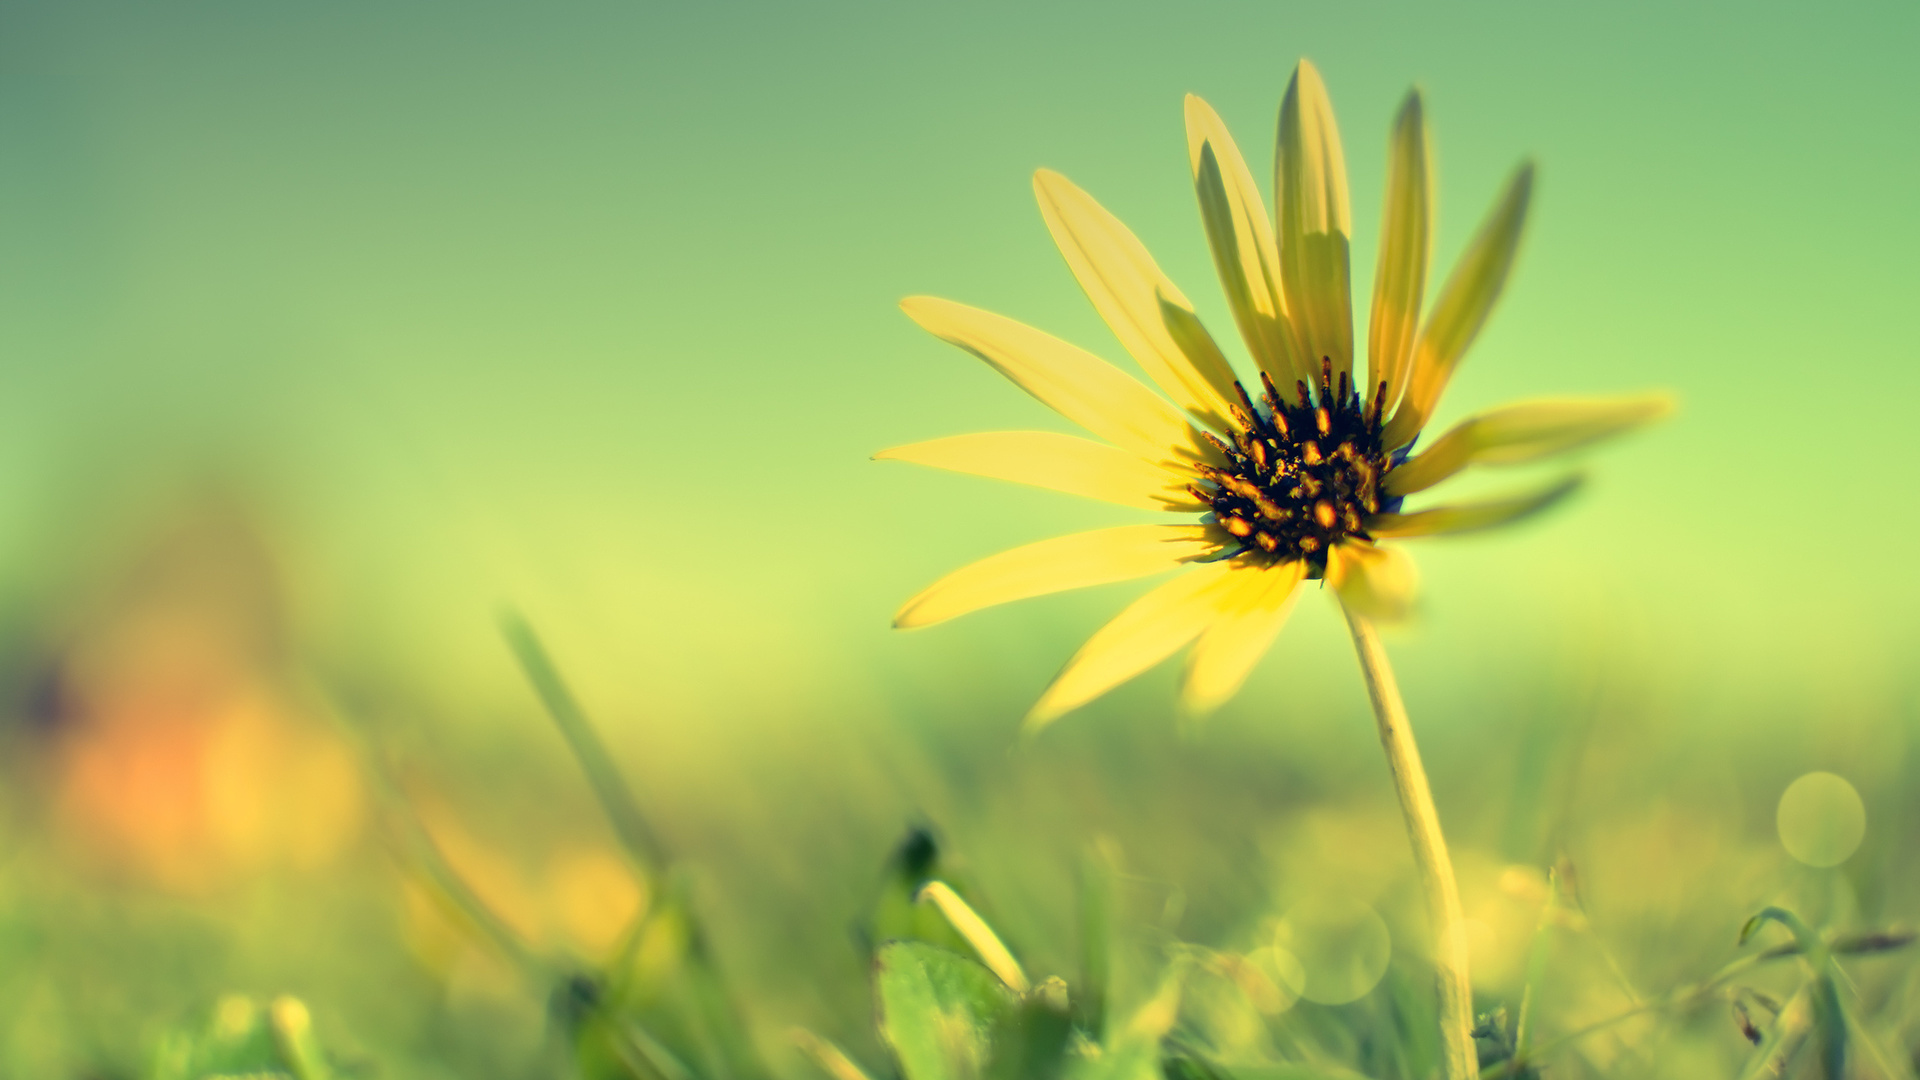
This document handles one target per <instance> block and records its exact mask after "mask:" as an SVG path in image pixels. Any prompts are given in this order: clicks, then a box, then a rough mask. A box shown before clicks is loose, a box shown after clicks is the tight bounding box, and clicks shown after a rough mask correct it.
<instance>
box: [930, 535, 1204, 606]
mask: <svg viewBox="0 0 1920 1080" xmlns="http://www.w3.org/2000/svg"><path fill="white" fill-rule="evenodd" d="M1224 537H1225V534H1224V533H1218V532H1216V531H1215V530H1213V529H1210V528H1209V527H1207V526H1205V525H1121V526H1119V527H1117V528H1112V529H1095V530H1094V531H1092V532H1083V533H1072V534H1070V535H1067V536H1056V537H1054V538H1053V539H1051V540H1042V541H1040V542H1039V543H1037V544H1027V545H1025V546H1023V547H1017V548H1013V549H1011V550H1009V551H1003V552H1001V553H1000V554H998V555H990V556H988V557H987V558H984V559H981V560H980V561H979V562H976V563H970V564H968V565H966V566H963V567H961V568H960V569H958V570H955V571H954V572H953V573H951V574H948V575H947V576H946V577H943V578H941V579H940V580H939V581H936V582H934V583H933V584H932V585H930V586H928V587H927V588H926V589H925V590H924V591H922V592H921V593H920V595H918V596H916V597H914V598H913V599H911V600H909V601H907V602H906V604H904V605H903V606H902V607H901V608H900V611H899V613H898V614H896V615H895V616H894V617H893V625H894V626H896V627H899V628H900V629H902V630H910V629H914V628H916V627H921V626H932V625H933V624H934V623H938V622H945V621H946V620H948V619H951V618H954V617H956V616H959V615H965V614H967V613H968V612H970V611H978V610H980V609H981V608H985V607H992V606H993V605H995V604H1004V603H1007V602H1009V601H1012V600H1025V599H1026V598H1028V597H1030V596H1045V595H1046V594H1048V593H1056V592H1064V591H1066V590H1068V589H1083V588H1086V587H1087V586H1089V585H1105V584H1106V583H1108V582H1110V581H1126V580H1128V579H1129V578H1137V577H1145V576H1147V575H1148V574H1157V573H1160V572H1161V571H1163V570H1171V569H1173V568H1174V567H1176V566H1179V565H1180V564H1181V563H1184V562H1190V561H1192V560H1194V559H1199V558H1204V557H1206V556H1208V555H1211V554H1213V553H1214V552H1216V551H1218V550H1220V548H1221V546H1222V543H1223V540H1224Z"/></svg>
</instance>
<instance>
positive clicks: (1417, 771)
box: [1342, 606, 1480, 1080]
mask: <svg viewBox="0 0 1920 1080" xmlns="http://www.w3.org/2000/svg"><path fill="white" fill-rule="evenodd" d="M1342 610H1346V609H1345V607H1344V606H1343V607H1342ZM1346 615H1347V626H1348V627H1349V628H1351V629H1352V631H1353V651H1354V653H1355V654H1356V655H1358V656H1359V658H1360V674H1361V675H1362V676H1364V677H1365V678H1366V681H1367V696H1368V697H1369V698H1371V699H1373V715H1374V718H1375V719H1376V720H1377V721H1378V722H1379V727H1380V747H1381V749H1383V750H1385V751H1386V753H1387V770H1388V771H1389V772H1390V773H1392V774H1393V788H1394V791H1395V793H1397V794H1398V795H1399V796H1400V812H1401V813H1402V814H1403V815H1405V817H1406V819H1407V839H1408V840H1410V841H1412V843H1413V861H1414V864H1415V865H1417V866H1418V867H1419V868H1420V888H1421V891H1422V892H1423V893H1425V894H1426V900H1427V919H1428V921H1429V922H1430V923H1431V924H1432V928H1433V966H1434V969H1435V972H1434V973H1435V975H1436V982H1437V983H1438V984H1439V985H1438V992H1439V1013H1440V1048H1441V1054H1442V1057H1443V1059H1444V1061H1445V1069H1444V1070H1443V1072H1442V1074H1441V1075H1443V1076H1445V1077H1446V1080H1470V1078H1472V1077H1476V1076H1478V1075H1479V1074H1480V1064H1479V1055H1478V1054H1476V1053H1475V1051H1474V1047H1473V983H1472V982H1471V981H1470V980H1469V979H1468V977H1467V926H1466V922H1465V920H1464V919H1462V917H1461V915H1460V887H1459V885H1458V884H1457V883H1456V882H1455V881H1454V878H1453V860H1452V859H1451V858H1449V857H1448V856H1447V840H1446V837H1444V836H1442V835H1441V834H1440V815H1439V814H1438V813H1437V812H1436V811H1435V810H1434V808H1433V790H1432V789H1431V788H1429V787H1428V786H1427V770H1426V768H1425V767H1424V766H1422V765H1421V764H1420V750H1419V748H1418V747H1416V746H1415V745H1414V742H1413V729H1412V728H1411V727H1409V726H1408V724H1407V706H1406V704H1405V703H1404V702H1402V701H1401V700H1400V687H1399V684H1397V683H1396V682H1394V679H1393V668H1392V667H1391V666H1389V665H1388V663H1387V652H1386V650H1385V649H1384V648H1382V647H1381V645H1380V635H1379V633H1378V632H1376V631H1375V630H1374V628H1373V623H1371V622H1369V621H1368V620H1367V618H1366V617H1365V616H1363V615H1357V614H1355V613H1353V612H1352V611H1347V612H1346Z"/></svg>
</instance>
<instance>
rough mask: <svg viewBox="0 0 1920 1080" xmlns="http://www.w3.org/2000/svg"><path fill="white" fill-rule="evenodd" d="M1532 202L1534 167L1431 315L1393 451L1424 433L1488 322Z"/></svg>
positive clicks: (1391, 428) (1511, 187)
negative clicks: (1454, 376) (1488, 315)
mask: <svg viewBox="0 0 1920 1080" xmlns="http://www.w3.org/2000/svg"><path fill="white" fill-rule="evenodd" d="M1532 197H1533V165H1532V163H1531V162H1529V163H1527V164H1524V165H1522V166H1520V169H1519V171H1518V172H1515V173H1514V174H1513V179H1512V180H1510V181H1508V182H1507V190H1506V192H1505V194H1503V195H1502V196H1501V197H1500V202H1499V204H1498V205H1496V206H1495V207H1494V209H1493V213H1492V214H1491V215H1489V216H1488V218H1487V220H1486V222H1485V223H1484V224H1482V225H1481V226H1480V232H1479V233H1478V234H1477V235H1475V236H1474V238H1473V243H1471V244H1469V245H1468V247H1467V251H1466V254H1464V255H1462V256H1461V257H1460V262H1459V263H1458V264H1457V265H1456V266H1455V267H1454V268H1453V273H1452V274H1451V275H1450V276H1449V277H1448V278H1447V283H1446V285H1445V286H1443V287H1442V288H1441V290H1440V298H1439V299H1438V300H1435V301H1434V303H1433V311H1432V312H1431V313H1429V314H1428V315H1427V324H1426V326H1425V327H1423V328H1421V331H1420V341H1419V343H1418V344H1417V345H1415V346H1414V351H1413V369H1412V371H1411V372H1410V373H1409V376H1408V382H1407V396H1406V399H1405V400H1404V401H1402V402H1401V403H1400V409H1399V411H1397V412H1395V413H1394V414H1393V420H1392V421H1391V422H1390V423H1388V424H1387V430H1386V434H1385V441H1386V445H1387V446H1388V447H1389V448H1392V447H1399V446H1404V445H1406V444H1407V443H1409V442H1412V441H1413V437H1414V436H1415V435H1418V434H1420V429H1421V428H1422V427H1425V426H1426V423H1427V420H1428V419H1429V418H1430V417H1431V416H1432V415H1433V407H1434V405H1435V404H1436V403H1438V402H1439V400H1440V393H1441V391H1443V390H1445V389H1446V388H1447V380H1448V379H1450V378H1452V376H1453V369H1454V367H1455V366H1457V365H1458V364H1459V363H1460V357H1461V355H1462V354H1464V353H1465V352H1466V351H1467V346H1468V345H1470V344H1472V343H1473V338H1474V335H1476V334H1478V333H1479V332H1480V327H1481V324H1483V323H1485V322H1486V321H1487V314H1488V313H1489V312H1491V311H1492V310H1493V304H1494V301H1496V300H1498V299H1499V298H1500V290H1501V288H1502V287H1504V286H1505V285H1506V283H1507V274H1508V272H1509V271H1511V270H1512V269H1513V257H1514V254H1515V252H1516V251H1518V250H1519V247H1520V234H1521V233H1522V232H1523V231H1524V230H1525V227H1526V223H1527V203H1528V202H1529V201H1530V200H1531V199H1532Z"/></svg>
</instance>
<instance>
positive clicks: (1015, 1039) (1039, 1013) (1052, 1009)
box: [986, 979, 1073, 1080]
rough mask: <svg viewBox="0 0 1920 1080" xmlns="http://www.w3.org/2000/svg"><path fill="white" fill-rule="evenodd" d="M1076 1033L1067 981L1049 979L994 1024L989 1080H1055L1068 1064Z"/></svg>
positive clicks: (987, 1073) (989, 1061)
mask: <svg viewBox="0 0 1920 1080" xmlns="http://www.w3.org/2000/svg"><path fill="white" fill-rule="evenodd" d="M1072 1035H1073V1020H1072V1017H1071V1016H1070V1015H1069V1014H1068V1009H1067V995H1066V984H1065V983H1062V982H1061V981H1060V980H1059V979H1048V980H1047V981H1046V982H1043V983H1041V984H1040V985H1039V986H1038V987H1037V988H1035V990H1034V992H1033V993H1032V994H1030V995H1028V996H1027V998H1026V1000H1024V1001H1022V1002H1020V1004H1019V1006H1018V1007H1016V1008H1015V1009H1014V1010H1013V1011H1011V1012H1009V1013H1007V1014H1006V1016H1005V1017H1003V1018H1002V1019H1001V1021H1000V1023H998V1024H996V1025H995V1026H994V1029H993V1032H992V1034H991V1037H990V1042H991V1044H992V1052H991V1054H990V1056H989V1058H988V1062H987V1071H986V1075H987V1078H988V1080H1053V1078H1054V1077H1057V1076H1059V1075H1060V1074H1061V1072H1062V1071H1063V1070H1064V1069H1065V1067H1066V1064H1067V1048H1068V1047H1069V1046H1070V1045H1071V1044H1072Z"/></svg>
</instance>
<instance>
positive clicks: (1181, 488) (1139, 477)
mask: <svg viewBox="0 0 1920 1080" xmlns="http://www.w3.org/2000/svg"><path fill="white" fill-rule="evenodd" d="M873 456H874V459H875V460H876V461H911V462H913V463H914V464H916V465H931V466H932V467H934V468H936V469H951V470H953V471H954V472H963V473H972V474H974V475H975V476H990V477H992V478H994V479H995V480H1011V481H1013V482H1014V483H1016V484H1032V485H1033V486H1035V487H1043V488H1050V489H1052V490H1054V491H1064V492H1066V493H1067V494H1069V495H1084V496H1086V497H1087V498H1089V499H1104V500H1105V501H1107V502H1113V503H1119V504H1120V505H1122V506H1137V507H1140V508H1142V509H1146V510H1182V511H1188V512H1199V511H1202V510H1204V509H1205V507H1203V506H1202V505H1201V504H1199V503H1198V502H1195V501H1194V498H1193V496H1192V495H1191V494H1189V493H1188V492H1187V490H1186V485H1185V484H1183V483H1182V482H1181V481H1180V480H1179V478H1178V477H1177V476H1176V475H1175V474H1173V473H1170V472H1168V471H1167V470H1165V469H1163V468H1161V467H1159V466H1158V465H1153V464H1150V463H1148V462H1146V461H1143V460H1141V459H1140V458H1137V457H1134V456H1133V455H1132V454H1129V453H1127V452H1126V451H1125V450H1117V449H1115V448H1113V447H1111V446H1108V445H1107V444H1106V443H1097V442H1094V441H1093V440H1091V439H1082V438H1079V437H1077V436H1073V435H1057V434H1055V433H1053V432H1051V431H983V432H979V433H976V434H972V435H955V436H952V437H951V438H946V439H929V440H928V441H926V442H918V443H912V444H910V445H907V446H896V447H893V448H892V449H890V450H882V451H880V452H879V453H877V454H875V455H873Z"/></svg>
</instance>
